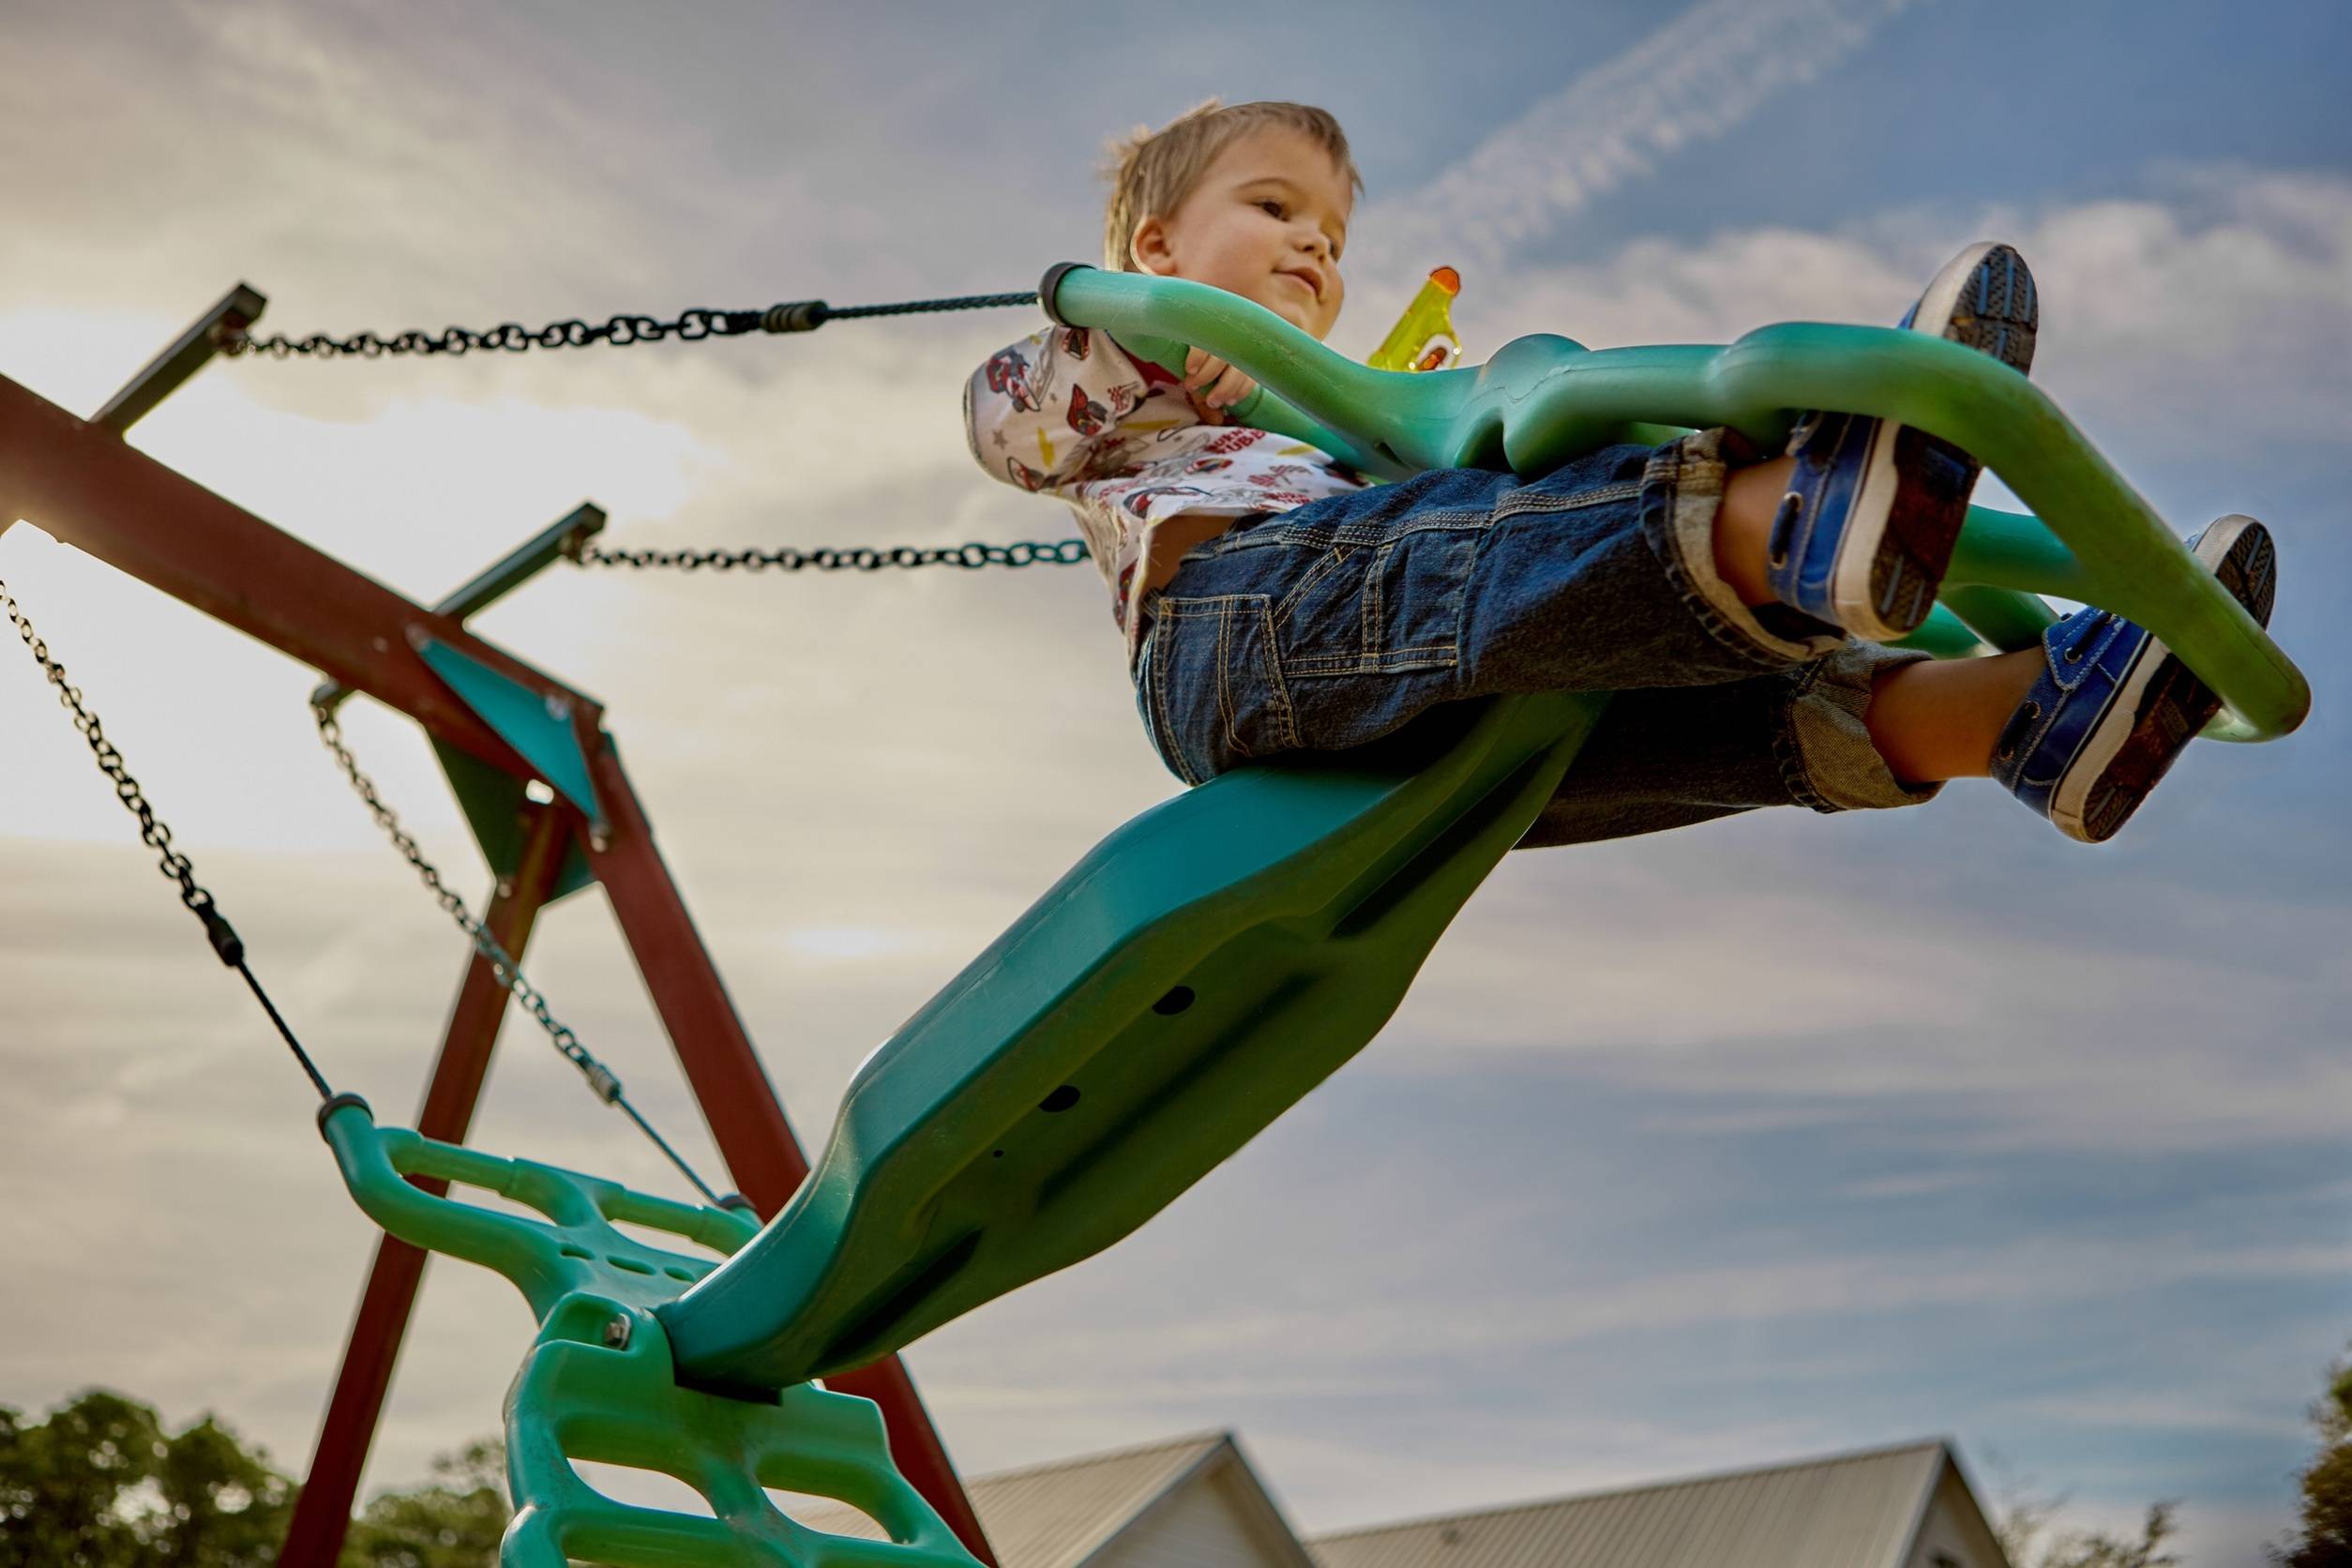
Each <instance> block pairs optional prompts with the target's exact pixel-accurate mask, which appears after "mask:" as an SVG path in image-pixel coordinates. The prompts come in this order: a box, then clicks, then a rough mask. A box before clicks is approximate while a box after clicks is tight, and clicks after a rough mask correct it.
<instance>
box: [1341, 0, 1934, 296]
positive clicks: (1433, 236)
mask: <svg viewBox="0 0 2352 1568" xmlns="http://www.w3.org/2000/svg"><path fill="white" fill-rule="evenodd" d="M1917 3H1918V0H1702V3H1701V4H1699V5H1696V6H1694V7H1692V8H1690V9H1689V10H1687V11H1685V12H1684V13H1683V14H1682V15H1681V16H1680V17H1678V18H1676V19H1675V20H1674V21H1673V22H1671V23H1667V24H1666V26H1664V27H1661V28H1659V29H1658V30H1657V31H1656V32H1654V33H1652V34H1651V35H1650V36H1649V37H1648V38H1644V39H1642V41H1641V42H1640V43H1638V44H1636V45H1635V46H1634V47H1633V48H1632V49H1630V50H1628V51H1626V52H1625V53H1622V54H1620V55H1618V56H1617V57H1616V58H1614V59H1612V60H1608V61H1606V62H1605V63H1604V64H1601V65H1598V66H1595V67H1593V68H1591V69H1590V70H1588V71H1585V72H1584V73H1583V74H1582V75H1580V76H1578V77H1576V79H1575V80H1574V81H1572V82H1570V83H1568V84H1567V85H1566V86H1564V87H1562V88H1560V91H1558V92H1556V93H1554V94H1552V95H1551V96H1550V97H1549V98H1545V99H1544V100H1542V101H1541V102H1539V103H1538V104H1536V105H1535V107H1533V108H1532V109H1530V110H1529V111H1528V112H1527V113H1525V114H1522V115H1521V116H1520V117H1519V118H1518V119H1517V120H1515V121H1514V122H1513V123H1512V124H1510V125H1508V126H1505V127H1503V128H1501V129H1500V130H1498V131H1496V132H1495V133H1494V134H1493V135H1491V136H1489V137H1488V138H1487V139H1486V140H1485V142H1483V143H1480V144H1479V145H1478V147H1477V148H1475V149H1474V150H1473V151H1472V152H1471V153H1470V155H1469V156H1468V157H1466V158H1463V159H1461V160H1460V161H1459V162H1457V163H1455V165H1454V166H1453V167H1452V168H1450V169H1448V170H1447V171H1446V172H1445V173H1442V174H1440V175H1439V176H1438V177H1437V178H1436V179H1433V180H1431V181H1429V182H1428V183H1427V184H1426V185H1425V186H1423V187H1422V188H1420V189H1419V190H1417V191H1414V192H1412V193H1410V194H1409V195H1407V196H1404V197H1399V198H1391V199H1388V200H1384V201H1377V202H1375V203H1373V204H1371V210H1370V211H1369V212H1368V213H1367V214H1366V216H1367V217H1369V218H1372V219H1375V221H1373V222H1370V223H1361V224H1360V225H1359V227H1361V228H1363V229H1364V231H1365V234H1364V238H1365V239H1366V240H1367V241H1370V242H1371V245H1370V247H1369V249H1373V250H1374V252H1375V255H1374V257H1373V258H1372V260H1373V261H1374V263H1375V266H1376V267H1377V268H1380V270H1388V269H1387V268H1385V267H1381V266H1380V264H1382V263H1387V262H1390V261H1392V260H1394V261H1397V262H1402V261H1405V260H1407V259H1409V258H1412V257H1418V256H1421V255H1425V254H1436V253H1438V252H1440V251H1442V252H1443V253H1444V255H1445V256H1447V257H1448V258H1459V259H1460V261H1461V262H1463V263H1465V264H1471V265H1477V266H1481V267H1493V266H1499V265H1500V264H1503V263H1505V262H1507V261H1509V260H1512V259H1514V256H1515V251H1516V250H1517V249H1518V248H1519V247H1521V246H1523V245H1525V244H1526V243H1527V242H1529V241H1530V240H1532V239H1536V238H1539V237H1540V236H1542V235H1543V234H1545V233H1546V232H1548V231H1549V230H1550V229H1551V228H1552V227H1554V226H1555V225H1556V224H1558V223H1559V222H1560V219H1563V218H1566V217H1567V216H1569V215H1570V214H1572V213H1574V212H1576V210H1578V209H1579V208H1581V207H1583V206H1585V205H1586V204H1589V203H1591V202H1592V201H1593V200H1594V199H1595V198H1597V197H1601V196H1605V195H1606V194H1608V193H1609V192H1610V191H1612V190H1615V189H1617V188H1620V187H1621V186H1623V185H1625V184H1627V183H1628V182H1630V181H1632V180H1635V179H1636V178H1638V177H1640V176H1641V175H1643V174H1646V173H1649V172H1650V170H1651V168H1652V166H1653V164H1654V162H1655V160H1657V159H1658V158H1662V157H1665V156H1666V155H1668V154H1671V153H1674V152H1676V151H1678V150H1680V149H1681V148H1683V147H1685V146H1688V145H1690V144H1691V143H1696V142H1706V141H1712V140H1713V139H1715V138H1717V137H1720V136H1722V135H1723V134H1724V133H1725V132H1726V131H1728V130H1730V129H1731V128H1733V127H1735V126H1737V125H1739V124H1740V123H1741V122H1742V121H1744V120H1746V119H1747V118H1748V117H1749V116H1750V115H1752V114H1754V113H1756V111H1757V110H1758V109H1760V108H1762V107H1763V106H1764V104H1766V103H1767V102H1768V101H1770V100H1771V99H1772V98H1775V97H1777V96H1779V95H1780V94H1781V93H1783V92H1785V91H1787V89H1789V88H1791V87H1796V86H1802V84H1804V83H1808V82H1811V81H1812V80H1814V79H1815V78H1816V77H1817V76H1818V75H1819V74H1820V73H1821V72H1822V71H1823V70H1824V69H1826V68H1829V67H1830V66H1832V65H1834V64H1835V63H1836V62H1838V61H1839V60H1841V59H1844V58H1845V57H1846V56H1847V55H1848V54H1851V53H1853V52H1854V51H1855V50H1856V49H1858V48H1860V47H1861V46H1862V43H1863V42H1864V41H1865V40H1866V39H1867V38H1870V36H1871V35H1872V34H1873V33H1875V32H1877V30H1878V28H1879V27H1880V26H1881V25H1883V24H1884V23H1886V22H1887V21H1888V20H1889V19H1891V18H1892V17H1894V16H1895V15H1897V14H1899V13H1901V12H1902V11H1904V10H1907V9H1908V8H1910V7H1911V6H1913V5H1914V4H1917Z"/></svg>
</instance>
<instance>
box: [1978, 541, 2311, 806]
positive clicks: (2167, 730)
mask: <svg viewBox="0 0 2352 1568" xmlns="http://www.w3.org/2000/svg"><path fill="white" fill-rule="evenodd" d="M2192 549H2193V550H2194V552H2195V554H2196V558H2197V559H2198V560H2199V561H2201V562H2203V563H2204V564H2205V565H2207V566H2208V567H2209V569H2210V570H2211V571H2212V573H2213V575H2214V576H2215V577H2216V578H2219V579H2220V580H2221V583H2222V586H2223V587H2224V588H2226V589H2227V590H2228V591H2229V595H2230V596H2231V597H2232V598H2234V599H2236V600H2237V601H2238V602H2239V604H2241V605H2243V606H2245V607H2246V613H2248V614H2249V615H2252V616H2253V617H2254V620H2255V621H2257V622H2258V623H2260V624H2261V625H2263V626H2269V624H2270V605H2271V601H2272V600H2273V598H2274V597H2275V596H2276V589H2277V575H2278V574H2277V570H2276V567H2277V555H2276V551H2275V550H2273V549H2272V546H2271V543H2270V531H2269V529H2267V528H2265V527H2263V526H2262V524H2260V523H2259V522H2256V521H2255V520H2254V519H2252V518H2250V517H2241V516H2238V515H2236V514H2232V515H2231V516H2229V517H2225V518H2222V519H2219V520H2216V521H2214V522H2212V523H2210V524H2209V525H2208V526H2207V527H2206V530H2205V532H2204V533H2202V534H2200V535H2197V537H2196V539H2195V541H2194V544H2193V546H2192ZM2042 645H2043V657H2044V660H2045V668H2044V669H2043V672H2042V678H2041V679H2040V680H2038V681H2036V682H2035V683H2034V686H2033V689H2032V690H2031V691H2030V692H2028V693H2027V694H2026V700H2025V701H2023V702H2022V703H2020V704H2018V707H2017V712H2016V715H2015V716H2013V717H2012V718H2011V719H2010V721H2009V724H2008V727H2007V728H2005V729H2004V730H2003V731H2001V737H2000V740H1999V742H1998V745H1996V746H1995V747H1994V750H1993V777H1994V778H1995V779H1997V780H1998V781H1999V782H2000V783H2001V784H2002V785H2004V786H2005V787H2007V789H2008V790H2009V792H2010V793H2012V794H2013V795H2015V796H2016V797H2017V798H2018V799H2019V800H2021V801H2024V802H2025V803H2026V805H2027V806H2028V807H2030V808H2031V809H2032V811H2033V812H2034V814H2035V815H2037V816H2041V817H2046V818H2048V819H2049V821H2050V822H2052V823H2053V824H2054V825H2055V826H2056V827H2057V828H2058V831H2059V832H2060V833H2063V834H2065V835H2066V836H2067V837H2070V838H2079V839H2081V840H2082V841H2083V842H2084V843H2086V844H2097V843H2101V842H2103V841H2104V840H2106V839H2108V838H2112V837H2115V834H2116V830H2117V829H2118V828H2120V827H2121V826H2122V825H2123V823H2124V821H2125V820H2126V819H2127V818H2129V817H2130V816H2131V815H2132V813H2133V811H2134V810H2136V809H2138V807H2139V804H2140V802H2141V801H2143V800H2145V799H2147V798H2148V792H2149V791H2150V790H2152V789H2154V788H2155V787H2156V781H2157V780H2158V779H2160V778H2162V777H2164V771H2165V770H2166V769H2167V768H2169V767H2171V766H2172V764H2173V761H2174V759H2175V758H2177V757H2179V755H2180V753H2181V752H2183V751H2185V750H2186V749H2188V746H2189V743H2190V742H2191V741H2192V740H2194V739H2195V738H2196V734H2197V731H2200V730H2203V729H2204V728H2205V726H2206V724H2207V722H2208V721H2209V720H2210V719H2211V718H2212V717H2213V716H2214V715H2215V714H2216V713H2219V712H2220V711H2221V706H2222V702H2221V699H2220V698H2219V697H2217V696H2215V695H2214V694H2213V689H2212V688H2211V687H2210V686H2207V685H2206V684H2205V683H2204V682H2203V681H2201V680H2199V679H2198V678H2197V676H2196V673H2195V671H2192V670H2191V669H2190V668H2189V667H2188V666H2187V665H2186V664H2185V663H2183V662H2181V660H2180V659H2179V657H2177V656H2175V655H2174V654H2172V653H2171V652H2170V651H2169V650H2167V649H2166V648H2165V647H2164V644H2163V643H2162V642H2159V641H2156V639H2155V637H2154V636H2153V635H2152V634H2150V633H2149V632H2148V630H2147V629H2146V628H2144V627H2141V626H2134V625H2133V624H2132V623H2131V622H2129V621H2126V620H2124V619H2123V618H2122V617H2120V616H2118V615H2114V614H2111V613H2109V612H2108V611H2103V610H2078V611H2075V612H2074V613H2073V614H2072V615H2069V616H2068V617H2066V619H2064V620H2063V621H2060V622H2058V624H2057V625H2056V626H2052V627H2050V628H2049V630H2048V631H2046V632H2044V633H2043V637H2042Z"/></svg>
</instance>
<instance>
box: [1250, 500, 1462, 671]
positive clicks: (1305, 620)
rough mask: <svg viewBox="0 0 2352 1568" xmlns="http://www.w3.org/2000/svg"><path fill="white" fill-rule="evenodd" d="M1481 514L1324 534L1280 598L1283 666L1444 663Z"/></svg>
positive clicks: (1458, 654)
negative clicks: (1386, 530)
mask: <svg viewBox="0 0 2352 1568" xmlns="http://www.w3.org/2000/svg"><path fill="white" fill-rule="evenodd" d="M1485 531H1486V520H1485V518H1484V517H1478V518H1475V519H1469V520H1464V521H1462V522H1461V523H1459V524H1455V523H1450V522H1441V523H1437V524H1431V525H1424V526H1421V527H1415V528H1410V529H1406V530H1403V531H1400V532H1396V533H1394V534H1390V535H1386V536H1383V537H1379V538H1373V539H1364V540H1349V539H1344V538H1343V539H1341V540H1340V541H1339V542H1338V543H1336V544H1334V546H1333V547H1332V548H1331V550H1329V551H1328V552H1327V553H1326V554H1325V555H1324V557H1323V558H1322V559H1321V560H1320V561H1319V562H1317V563H1316V565H1315V566H1314V568H1313V569H1312V570H1311V571H1309V572H1308V573H1307V574H1306V575H1305V576H1304V578H1302V579H1301V580H1300V581H1299V582H1298V584H1297V585H1296V586H1295V587H1294V588H1292V589H1291V591H1290V592H1289V595H1288V596H1285V597H1284V599H1283V601H1282V605H1281V608H1280V612H1279V614H1278V615H1277V617H1276V620H1277V623H1278V625H1279V626H1280V628H1281V636H1282V648H1281V658H1280V662H1281V666H1282V670H1283V672H1284V673H1285V674H1286V675H1289V676H1291V677H1293V678H1297V679H1301V680H1304V679H1308V678H1311V677H1314V676H1319V675H1358V674H1369V673H1371V672H1374V671H1404V670H1450V669H1453V668H1454V667H1455V666H1456V665H1458V664H1460V663H1461V661H1462V617H1463V610H1464V606H1465V604H1466V603H1467V596H1468V591H1469V584H1470V572H1471V569H1472V567H1474V566H1475V565H1477V561H1478V545H1479V541H1480V540H1481V539H1482V538H1484V537H1485Z"/></svg>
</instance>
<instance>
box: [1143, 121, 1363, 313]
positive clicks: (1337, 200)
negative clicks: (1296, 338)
mask: <svg viewBox="0 0 2352 1568" xmlns="http://www.w3.org/2000/svg"><path fill="white" fill-rule="evenodd" d="M1354 205H1355V199H1354V193H1353V192H1352V191H1351V190H1350V189H1349V185H1348V181H1347V179H1346V177H1345V176H1344V175H1342V174H1341V173H1340V172H1339V170H1338V168H1337V166H1336V165H1334V163H1333V162H1332V158H1331V155H1330V154H1329V153H1327V152H1325V151H1324V150H1323V149H1322V147H1321V146H1320V145H1319V143H1316V142H1315V140H1314V139H1313V138H1311V137H1309V136H1306V135H1305V134H1304V133H1302V132H1300V131H1295V130H1290V129H1288V128H1283V127H1279V126H1269V127H1267V128H1264V129H1261V130H1258V131H1255V132H1253V133H1252V134H1250V135H1248V136H1244V137H1243V138H1242V139H1241V140H1240V141H1238V142H1235V143H1233V144H1232V145H1230V146H1229V147H1227V148H1226V149H1225V151H1223V152H1222V153H1219V154H1218V155H1217V158H1216V161H1215V162H1214V163H1212V164H1210V165H1209V168H1208V172H1207V173H1204V174H1202V175H1201V176H1200V183H1199V184H1198V185H1196V186H1194V187H1193V189H1192V193H1191V194H1190V195H1188V196H1186V197H1185V198H1184V201H1183V203H1182V204H1179V205H1178V206H1177V208H1176V210H1175V212H1174V213H1172V214H1168V215H1167V216H1164V217H1163V216H1158V215H1154V216H1153V217H1149V218H1146V219H1144V220H1143V221H1142V222H1140V223H1138V224H1137V225H1136V231H1135V241H1134V245H1133V251H1132V253H1133V255H1134V258H1135V264H1136V265H1138V267H1141V268H1142V269H1143V270H1144V271H1145V272H1149V273H1153V274H1154V275H1156V276H1158V277H1162V278H1186V279H1191V280H1192V281H1194V282H1196V283H1207V284H1210V285H1212V286H1214V287H1215V288H1220V289H1223V290H1225V291H1226V292H1227V293H1229V294H1240V295H1241V296H1242V297H1243V298H1244V299H1248V300H1254V301H1256V302H1257V303H1258V304H1259V305H1262V306H1264V307H1265V308H1266V309H1269V310H1272V311H1273V312H1274V314H1275V315H1277V316H1280V317H1281V318H1282V319H1283V320H1284V321H1287V322H1289V324H1291V325H1293V326H1295V327H1298V328H1299V329H1300V330H1302V331H1304V332H1307V333H1310V334H1312V335H1313V336H1315V337H1317V338H1321V337H1322V336H1323V335H1324V334H1326V333H1328V332H1329V331H1331V329H1332V324H1333V323H1334V322H1336V321H1337V320H1338V319H1339V306H1340V302H1341V301H1342V300H1343V299H1344V298H1345V297H1346V295H1347V288H1346V285H1345V284H1343V283H1342V282H1341V281H1340V278H1339V252H1340V250H1341V249H1342V248H1343V247H1344V246H1345V245H1346V244H1347V239H1348V217H1349V212H1350V211H1351V210H1352V209H1353V207H1354Z"/></svg>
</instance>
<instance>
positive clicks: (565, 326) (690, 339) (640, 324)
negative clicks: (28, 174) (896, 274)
mask: <svg viewBox="0 0 2352 1568" xmlns="http://www.w3.org/2000/svg"><path fill="white" fill-rule="evenodd" d="M1036 303H1037V291H1036V290H1034V289H1027V290H1023V291H1021V292H1019V293H1017V294H958V295H956V296H954V297H952V298H947V299H911V300H906V301H903V302H902V303H899V304H896V305H840V306H835V305H827V304H826V303H825V302H824V301H823V300H822V299H803V300H794V301H792V302H790V303H787V304H782V305H771V306H769V307H768V308H767V309H764V310H710V309H692V310H683V311H680V312H679V314H678V319H677V320H675V321H670V322H665V321H656V319H655V318H653V317H652V316H614V317H612V318H611V319H610V320H609V321H607V322H605V323H604V324H602V325H591V324H588V323H587V322H584V321H580V320H572V321H560V322H550V323H549V324H547V325H545V326H543V327H540V328H539V329H538V330H537V331H533V330H531V329H530V328H529V327H527V326H524V325H523V324H521V323H520V322H502V323H500V324H498V325H496V326H493V327H491V328H490V330H488V331H487V332H476V331H475V330H473V329H472V328H470V327H463V326H452V327H445V328H444V329H443V330H442V331H440V332H421V331H415V330H411V331H407V332H399V333H395V334H393V335H392V336H391V337H389V338H379V337H377V336H376V335H375V334H374V333H372V332H361V333H358V334H356V335H354V336H353V337H349V338H333V337H329V336H328V335H327V334H325V333H324V332H314V333H311V334H310V335H309V337H307V338H288V337H285V336H284V335H282V334H279V335H278V336H274V337H269V338H255V337H252V336H250V335H249V334H246V333H241V332H240V333H235V334H233V335H231V336H229V337H227V338H226V339H223V340H222V342H221V345H220V348H221V352H222V353H223V354H229V355H230V356H231V357H234V356H236V355H239V354H268V355H270V356H271V357H273V358H276V359H284V358H286V357H288V356H289V355H291V354H305V355H315V356H316V357H318V358H321V359H333V358H336V357H338V356H340V355H345V354H355V355H357V356H358V357H360V358H363V359H376V358H380V357H382V356H383V355H384V354H471V353H474V352H475V351H477V350H490V349H504V350H505V351H506V352H507V353H509V354H520V353H522V352H523V351H524V350H526V349H535V348H538V349H556V348H570V349H580V348H586V347H587V346H588V345H590V344H591V343H611V344H612V345H613V346H614V347H616V348H620V347H626V346H627V345H628V344H631V343H658V342H661V341H663V340H664V339H671V338H675V339H678V340H679V341H681V342H687V343H694V342H701V341H702V340H703V339H709V338H739V337H742V336H743V335H744V334H746V333H749V332H814V331H815V330H816V329H817V328H819V327H821V326H822V325H824V324H825V323H827V322H829V321H854V320H860V319H863V318H867V317H873V316H911V315H918V314H925V313H928V312H933V311H940V310H984V309H995V308H997V307H1000V306H1013V305H1034V304H1036Z"/></svg>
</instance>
